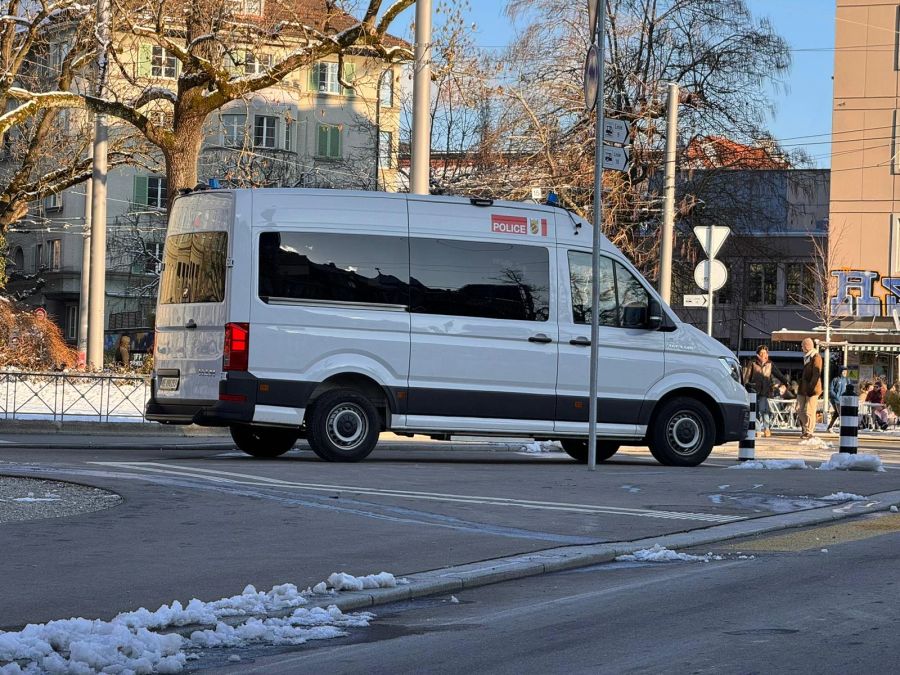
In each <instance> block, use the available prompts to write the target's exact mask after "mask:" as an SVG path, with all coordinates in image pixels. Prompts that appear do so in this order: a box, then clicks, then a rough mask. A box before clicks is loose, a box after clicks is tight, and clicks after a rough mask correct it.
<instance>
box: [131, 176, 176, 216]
mask: <svg viewBox="0 0 900 675" xmlns="http://www.w3.org/2000/svg"><path fill="white" fill-rule="evenodd" d="M167 199H168V194H167V190H166V179H165V178H163V177H161V176H135V177H134V195H133V197H132V202H133V203H134V204H135V205H136V206H150V207H153V208H158V209H164V208H166V203H167Z"/></svg>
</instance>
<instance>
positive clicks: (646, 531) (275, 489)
mask: <svg viewBox="0 0 900 675" xmlns="http://www.w3.org/2000/svg"><path fill="white" fill-rule="evenodd" d="M128 442H129V439H127V438H124V439H123V440H122V445H123V446H127V444H128ZM733 452H734V449H733V448H730V449H728V448H726V449H725V450H723V451H722V453H721V454H719V455H717V456H716V457H715V458H714V459H712V460H710V461H709V462H707V463H706V464H704V465H703V466H701V467H698V468H695V469H674V468H666V467H661V466H659V465H658V464H656V463H654V462H653V461H652V460H651V459H650V458H649V456H648V455H647V454H646V451H633V452H632V451H629V453H624V454H623V455H622V456H621V457H618V456H617V458H616V459H615V460H614V461H612V462H610V463H608V464H604V465H603V466H601V467H600V468H599V469H598V470H597V471H595V472H589V471H587V469H586V468H585V467H583V466H580V465H577V464H575V463H574V462H572V461H571V460H569V459H568V458H566V457H565V456H560V455H529V454H524V453H515V452H484V451H478V452H459V451H446V450H440V449H434V448H433V447H425V446H422V445H418V444H411V445H409V446H407V449H405V450H383V451H378V452H376V453H375V454H374V455H373V456H372V457H371V459H370V460H369V461H366V462H363V463H360V464H354V465H346V464H327V463H323V462H320V461H317V460H316V459H315V457H314V456H313V455H312V453H311V452H310V451H309V450H304V449H298V450H294V451H292V452H291V453H289V454H288V455H285V456H284V457H283V458H281V459H279V460H275V461H259V460H254V459H252V458H250V457H247V456H245V455H243V454H241V453H239V452H234V451H224V452H223V451H221V450H212V449H177V450H167V449H155V450H151V449H133V448H128V447H123V448H114V447H105V448H95V449H82V450H67V449H66V448H64V447H57V448H48V449H46V450H22V449H16V448H7V447H2V446H0V473H3V474H9V475H14V476H19V477H21V476H30V477H43V478H49V479H54V480H66V481H74V482H79V483H85V484H88V485H91V486H96V487H99V488H102V489H106V490H109V491H111V492H114V493H116V494H119V495H121V496H122V498H123V499H122V502H121V504H120V505H118V506H116V507H114V508H110V509H106V510H103V511H97V512H93V513H88V514H81V515H76V516H68V517H61V518H52V519H42V520H31V521H26V522H9V523H4V524H0V551H3V556H2V557H0V597H2V598H3V602H2V603H0V628H4V629H9V628H15V627H20V626H22V625H23V624H25V623H29V622H41V621H47V620H51V619H55V618H67V617H70V616H84V617H87V618H110V617H112V616H113V615H115V614H116V613H118V612H120V611H125V610H132V609H136V608H138V607H141V606H143V607H147V608H150V609H155V608H156V607H158V606H160V605H161V604H163V603H168V602H171V601H172V600H174V599H179V600H182V601H187V600H189V599H190V598H192V597H198V598H201V599H205V600H212V599H217V598H220V597H224V596H229V595H232V594H235V593H239V592H240V591H241V590H242V589H243V588H244V586H245V585H246V584H248V583H252V584H254V585H255V586H256V587H257V588H270V587H271V586H273V585H275V584H279V583H286V582H290V583H294V584H296V585H297V586H299V587H301V588H304V587H306V586H309V585H313V584H315V583H317V582H318V581H321V580H323V579H325V578H326V577H327V576H328V575H329V574H331V573H332V572H336V571H346V572H349V573H351V574H357V575H360V574H368V573H373V572H379V571H382V570H384V571H388V572H392V573H394V574H397V575H403V574H412V573H415V572H420V571H425V570H431V569H439V568H442V567H445V566H448V565H457V564H464V563H470V562H476V561H482V560H488V559H492V558H497V557H501V556H507V555H513V554H519V553H525V552H532V551H539V550H543V549H547V548H552V547H556V546H560V545H577V544H582V543H584V544H587V543H597V542H609V541H630V540H634V539H638V538H643V537H651V536H657V535H663V534H668V533H674V532H682V531H686V530H691V529H697V528H705V527H710V526H713V525H716V524H720V523H728V522H736V521H738V520H740V519H746V518H758V517H763V516H767V515H771V514H773V513H780V512H788V511H796V510H801V509H808V508H814V507H822V506H826V505H827V504H828V503H827V502H823V501H821V500H820V499H819V498H820V497H823V496H825V495H828V494H831V493H834V492H838V491H845V492H854V493H857V494H860V495H865V496H871V495H877V493H880V492H886V491H890V490H896V489H900V470H898V468H897V467H896V464H892V465H890V468H889V470H888V471H886V472H884V473H868V472H852V473H846V472H821V471H746V470H744V471H732V470H728V469H726V468H725V467H727V466H730V465H733V464H734V460H733V454H732V453H733ZM804 452H805V453H807V454H809V453H810V451H808V450H804ZM885 452H887V453H888V454H886V455H885V457H886V458H887V457H888V456H889V454H890V453H892V452H894V451H893V450H888V451H885ZM891 456H892V455H891ZM825 457H827V452H826V453H824V454H821V455H820V457H819V458H820V459H822V458H825ZM898 459H900V457H898ZM833 506H834V508H839V509H842V510H844V511H847V512H852V510H853V508H854V505H853V504H847V505H833ZM25 589H27V591H26V590H25Z"/></svg>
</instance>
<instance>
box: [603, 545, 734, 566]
mask: <svg viewBox="0 0 900 675" xmlns="http://www.w3.org/2000/svg"><path fill="white" fill-rule="evenodd" d="M616 560H619V561H623V562H675V561H680V562H709V561H710V560H722V556H720V555H713V554H712V553H707V554H706V555H691V554H690V553H679V552H678V551H672V550H671V549H668V548H666V547H665V546H660V545H659V544H655V545H654V546H653V548H642V549H641V550H640V551H635V552H634V553H629V554H627V555H620V556H618V557H617V558H616Z"/></svg>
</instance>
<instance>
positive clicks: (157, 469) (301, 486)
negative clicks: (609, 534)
mask: <svg viewBox="0 0 900 675" xmlns="http://www.w3.org/2000/svg"><path fill="white" fill-rule="evenodd" d="M90 463H91V464H98V465H102V466H110V467H116V468H119V469H130V470H132V471H143V472H147V473H157V474H165V475H175V476H184V477H188V478H198V479H202V480H207V481H210V482H214V483H231V484H235V485H255V486H267V487H278V488H284V489H294V490H303V491H311V492H348V493H352V494H356V495H367V496H377V497H390V498H396V499H415V500H424V501H435V502H450V503H461V504H485V505H490V506H510V507H517V508H523V509H537V510H543V511H564V512H568V513H597V514H600V513H603V514H610V515H620V516H635V517H639V518H661V519H666V520H693V521H702V522H710V523H730V522H734V521H736V520H743V519H744V518H743V517H742V516H733V515H723V514H716V513H691V512H682V511H658V510H655V509H631V508H625V507H621V506H602V505H593V504H571V503H567V502H547V501H534V500H528V499H509V498H506V497H485V496H477V495H458V494H447V493H441V492H417V491H412V490H390V489H382V488H371V487H361V486H356V485H331V484H323V483H298V482H294V481H286V480H279V479H277V478H268V477H265V476H254V475H252V474H246V473H238V472H234V471H221V470H215V469H201V468H198V467H193V466H191V467H188V466H181V465H178V464H165V463H161V462H90Z"/></svg>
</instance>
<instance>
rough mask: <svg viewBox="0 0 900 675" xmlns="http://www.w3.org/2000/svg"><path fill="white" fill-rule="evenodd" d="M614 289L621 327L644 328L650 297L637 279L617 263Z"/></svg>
mask: <svg viewBox="0 0 900 675" xmlns="http://www.w3.org/2000/svg"><path fill="white" fill-rule="evenodd" d="M616 289H617V291H618V299H619V322H620V324H621V325H622V327H624V328H644V327H645V326H646V325H647V316H648V309H647V308H648V306H649V304H650V296H649V295H648V294H647V290H646V289H645V288H644V287H643V286H642V285H641V282H640V281H638V280H637V277H635V276H634V275H633V274H632V273H631V272H629V271H628V270H627V269H625V268H624V267H623V266H622V265H620V264H619V263H616Z"/></svg>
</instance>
